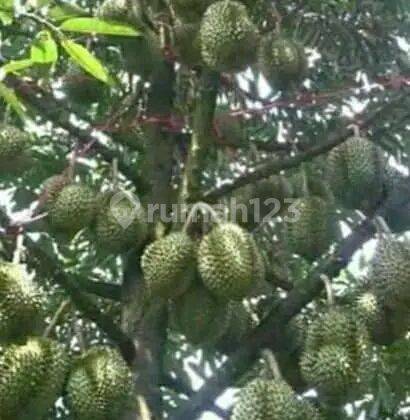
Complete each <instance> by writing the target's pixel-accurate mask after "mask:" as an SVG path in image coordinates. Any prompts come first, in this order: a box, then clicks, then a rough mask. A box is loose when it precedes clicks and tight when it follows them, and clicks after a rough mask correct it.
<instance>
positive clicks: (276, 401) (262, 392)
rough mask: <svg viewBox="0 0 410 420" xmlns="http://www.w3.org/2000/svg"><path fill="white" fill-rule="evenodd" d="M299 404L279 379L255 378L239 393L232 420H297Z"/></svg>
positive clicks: (286, 385)
mask: <svg viewBox="0 0 410 420" xmlns="http://www.w3.org/2000/svg"><path fill="white" fill-rule="evenodd" d="M301 418H302V417H301V404H300V401H298V399H297V397H296V395H295V393H294V392H293V390H292V388H291V387H290V386H289V385H288V384H287V383H286V382H284V381H281V380H267V379H255V380H254V381H252V382H250V383H249V384H248V385H247V386H246V387H245V388H243V389H242V390H241V392H240V393H239V399H238V401H237V403H236V404H235V406H234V409H233V413H232V417H231V419H232V420H299V419H301Z"/></svg>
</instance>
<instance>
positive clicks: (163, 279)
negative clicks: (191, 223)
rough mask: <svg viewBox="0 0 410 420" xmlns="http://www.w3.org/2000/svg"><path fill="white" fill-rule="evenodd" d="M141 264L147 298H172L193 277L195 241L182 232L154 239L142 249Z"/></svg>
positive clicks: (185, 287)
mask: <svg viewBox="0 0 410 420" xmlns="http://www.w3.org/2000/svg"><path fill="white" fill-rule="evenodd" d="M141 267H142V271H143V274H144V280H145V286H146V289H147V292H148V294H149V296H150V297H151V298H155V297H162V298H165V299H172V298H176V297H178V296H179V295H181V294H183V293H185V292H186V290H187V289H188V287H189V286H190V284H191V282H192V280H193V278H194V277H195V270H196V244H195V241H194V240H192V239H191V238H190V237H189V236H188V235H187V233H185V232H174V233H171V234H169V235H167V236H165V237H163V238H160V239H157V240H156V241H154V242H152V243H151V244H150V245H148V246H147V248H146V249H145V251H144V254H143V256H142V258H141Z"/></svg>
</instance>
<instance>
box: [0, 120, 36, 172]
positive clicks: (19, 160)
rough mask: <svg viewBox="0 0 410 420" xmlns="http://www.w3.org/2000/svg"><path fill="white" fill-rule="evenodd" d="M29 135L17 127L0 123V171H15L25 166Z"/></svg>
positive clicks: (27, 156)
mask: <svg viewBox="0 0 410 420" xmlns="http://www.w3.org/2000/svg"><path fill="white" fill-rule="evenodd" d="M29 147H30V136H29V135H28V134H27V133H25V132H24V131H22V130H20V129H19V128H17V127H14V126H12V125H7V124H0V172H6V173H16V172H20V171H21V170H22V169H24V168H25V167H26V163H27V161H28V159H29Z"/></svg>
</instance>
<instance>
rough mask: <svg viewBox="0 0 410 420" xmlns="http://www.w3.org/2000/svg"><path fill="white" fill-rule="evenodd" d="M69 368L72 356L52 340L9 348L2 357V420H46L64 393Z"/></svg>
mask: <svg viewBox="0 0 410 420" xmlns="http://www.w3.org/2000/svg"><path fill="white" fill-rule="evenodd" d="M68 366H69V361H68V355H67V354H66V352H65V351H64V349H63V348H62V347H61V346H60V345H59V344H58V343H56V342H54V341H52V340H48V339H44V338H29V339H28V340H27V342H26V343H25V344H23V345H12V346H9V347H8V348H7V349H6V351H5V352H4V354H3V355H1V356H0V378H1V380H0V407H1V412H0V419H1V420H15V419H19V420H41V419H43V418H44V416H45V415H46V414H47V411H48V410H49V409H50V408H51V407H52V406H53V403H54V402H55V400H56V399H57V398H58V397H59V396H60V394H61V392H62V388H63V385H64V381H65V378H66V375H67V373H68V372H67V371H68Z"/></svg>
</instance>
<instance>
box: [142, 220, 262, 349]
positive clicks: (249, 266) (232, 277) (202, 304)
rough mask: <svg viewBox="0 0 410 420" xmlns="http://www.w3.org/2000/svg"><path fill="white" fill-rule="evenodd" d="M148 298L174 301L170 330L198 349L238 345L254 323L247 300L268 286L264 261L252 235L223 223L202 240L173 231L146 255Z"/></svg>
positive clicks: (143, 267) (143, 263)
mask: <svg viewBox="0 0 410 420" xmlns="http://www.w3.org/2000/svg"><path fill="white" fill-rule="evenodd" d="M141 267H142V270H143V274H144V281H145V288H146V291H147V296H148V298H151V299H157V298H159V297H160V298H163V299H165V300H168V301H169V302H170V305H169V306H170V319H171V326H172V327H173V328H174V329H175V330H176V331H177V332H179V333H181V334H182V335H184V336H185V337H186V338H187V340H188V341H189V342H191V343H192V344H196V345H199V344H200V345H205V346H206V345H216V344H217V343H222V341H225V342H226V341H227V337H232V340H236V341H239V340H240V339H241V338H242V337H243V336H244V335H245V334H246V333H248V332H249V330H250V329H251V328H252V326H253V323H254V320H253V319H252V314H251V312H249V311H248V309H247V308H246V307H245V306H244V304H243V300H244V299H245V298H246V297H247V296H248V295H249V294H250V292H251V290H252V289H253V288H254V287H255V286H256V285H257V284H258V283H261V282H264V281H265V264H264V261H263V257H262V255H261V253H260V251H259V250H258V247H257V245H256V243H255V241H254V239H253V238H252V236H251V235H250V234H249V233H248V232H247V231H246V230H245V229H243V228H241V227H240V226H238V225H236V224H234V223H227V222H220V223H217V224H215V225H214V226H213V227H212V228H211V230H210V231H209V232H208V233H206V234H204V235H200V237H197V236H195V235H193V236H190V234H189V233H187V231H186V230H182V231H178V232H171V233H169V234H168V235H166V236H164V237H162V238H159V239H157V240H155V241H154V242H152V243H151V244H149V245H148V246H147V247H146V248H145V250H144V252H143V255H142V258H141Z"/></svg>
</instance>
